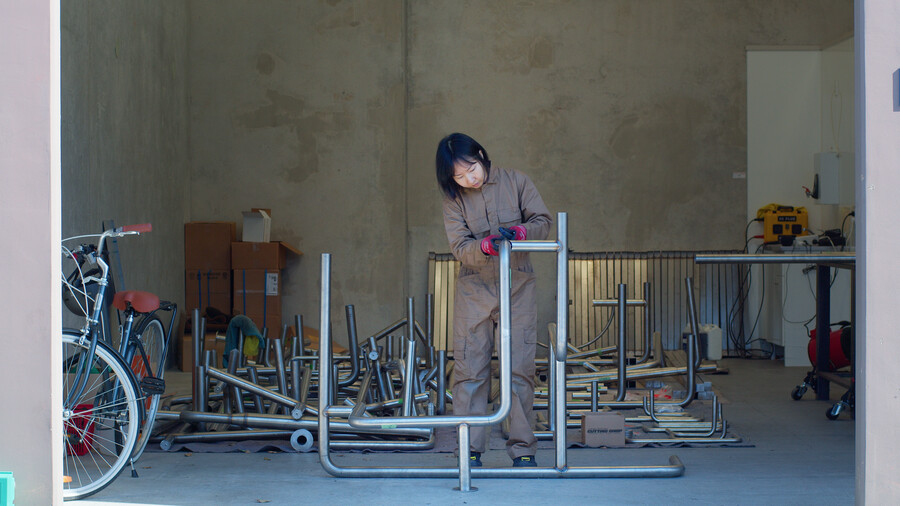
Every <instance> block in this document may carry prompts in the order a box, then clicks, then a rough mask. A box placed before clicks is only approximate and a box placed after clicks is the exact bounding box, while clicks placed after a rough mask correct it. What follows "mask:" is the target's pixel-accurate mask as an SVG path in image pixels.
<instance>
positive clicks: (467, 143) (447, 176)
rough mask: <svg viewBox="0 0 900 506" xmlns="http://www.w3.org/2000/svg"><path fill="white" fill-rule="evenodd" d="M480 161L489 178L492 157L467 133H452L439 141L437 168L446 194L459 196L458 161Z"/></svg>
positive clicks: (440, 184) (436, 159)
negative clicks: (455, 170) (455, 175)
mask: <svg viewBox="0 0 900 506" xmlns="http://www.w3.org/2000/svg"><path fill="white" fill-rule="evenodd" d="M460 160H463V161H465V162H474V161H479V162H481V165H482V166H484V177H485V179H487V177H488V175H489V174H490V170H491V159H490V157H489V156H488V153H487V150H485V149H484V148H483V147H481V144H478V142H477V141H476V140H475V139H473V138H471V137H469V136H468V135H466V134H461V133H458V132H457V133H452V134H450V135H448V136H446V137H444V138H443V139H441V142H439V143H438V147H437V154H436V155H435V161H434V165H435V169H436V173H437V181H438V186H440V187H441V191H443V192H444V195H446V196H448V197H450V198H451V199H455V198H456V197H457V196H459V191H460V186H459V185H458V184H456V180H455V179H453V171H454V165H455V164H456V162H457V161H460Z"/></svg>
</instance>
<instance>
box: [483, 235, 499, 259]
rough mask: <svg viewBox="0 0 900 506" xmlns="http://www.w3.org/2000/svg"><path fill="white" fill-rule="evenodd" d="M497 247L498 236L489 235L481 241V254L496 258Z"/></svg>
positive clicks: (497, 253)
mask: <svg viewBox="0 0 900 506" xmlns="http://www.w3.org/2000/svg"><path fill="white" fill-rule="evenodd" d="M499 245H500V236H499V235H497V234H491V235H489V236H487V237H485V238H484V239H482V240H481V252H482V253H484V254H485V255H492V256H497V255H499V254H500V252H499V251H498V250H497V248H498V247H499Z"/></svg>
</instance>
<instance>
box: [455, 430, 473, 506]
mask: <svg viewBox="0 0 900 506" xmlns="http://www.w3.org/2000/svg"><path fill="white" fill-rule="evenodd" d="M469 455H470V454H469V426H468V424H465V423H463V424H460V426H459V489H458V490H459V491H460V492H469V491H471V489H472V473H471V469H472V468H471V464H472V461H471V460H469Z"/></svg>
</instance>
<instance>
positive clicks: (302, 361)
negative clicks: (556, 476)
mask: <svg viewBox="0 0 900 506" xmlns="http://www.w3.org/2000/svg"><path fill="white" fill-rule="evenodd" d="M430 302H431V299H430V297H429V311H428V321H429V323H428V324H427V325H426V328H428V329H431V327H432V325H431V315H432V311H431V303H430ZM413 314H414V306H413V300H412V299H411V298H410V299H408V311H407V317H405V318H401V319H400V320H398V321H396V322H394V323H392V324H391V325H389V326H387V327H386V328H384V329H383V330H381V331H380V332H378V333H376V334H374V335H372V336H370V337H368V338H367V339H366V340H365V341H363V342H362V343H360V342H359V340H358V338H357V332H356V319H355V313H354V308H353V306H352V305H349V306H346V316H347V334H348V342H349V346H348V354H347V355H345V356H335V357H334V361H333V371H332V374H333V375H335V377H337V378H338V380H337V381H336V383H337V388H333V389H332V392H331V396H332V397H331V399H330V401H331V402H332V403H334V404H343V405H346V406H348V408H349V407H354V406H356V405H358V404H363V405H365V408H364V412H365V413H366V414H367V416H384V415H388V416H390V415H394V414H397V415H402V416H412V415H417V414H424V413H432V414H433V413H434V412H438V413H443V411H444V410H445V406H446V401H447V400H449V399H450V395H449V393H447V386H446V384H445V383H446V378H447V371H446V364H447V360H446V355H445V352H444V351H443V350H439V351H438V350H435V349H434V348H433V347H432V346H431V345H430V342H431V334H430V332H428V333H426V332H423V330H422V327H421V325H419V323H418V322H416V321H415V318H414V317H413ZM192 321H193V322H194V325H193V328H192V333H193V335H195V336H202V335H205V319H203V318H201V317H200V313H199V310H196V309H195V310H194V317H193V320H192ZM410 322H412V324H410ZM302 328H303V318H302V316H299V315H298V316H296V317H295V335H294V336H293V337H292V338H291V339H290V346H289V347H285V341H286V340H287V339H288V330H289V329H288V326H287V325H285V326H284V327H283V328H282V333H281V338H278V339H266V340H265V341H266V342H267V346H266V350H265V352H263V353H260V356H259V357H258V358H257V361H256V363H252V362H250V361H248V360H247V358H246V357H245V356H244V355H243V353H241V351H239V350H241V349H243V345H242V343H243V337H240V338H239V340H238V345H237V347H236V348H235V349H233V350H230V352H229V354H228V361H227V364H228V367H227V368H219V367H217V366H216V364H217V357H215V352H214V351H213V350H204V349H203V348H202V346H203V341H204V340H203V339H194V340H193V345H194V357H195V361H194V369H193V376H192V395H190V396H184V397H179V398H172V399H168V400H167V402H166V403H165V404H164V406H163V408H164V409H162V410H160V411H159V413H158V414H157V418H156V420H157V424H156V430H155V433H157V434H158V435H157V436H156V437H155V438H154V439H153V440H154V441H158V442H159V444H160V447H161V448H162V449H163V450H167V451H168V450H170V449H172V448H175V447H176V446H175V445H176V444H185V443H193V442H217V441H239V440H250V439H265V440H275V439H283V440H286V439H290V442H291V445H292V447H293V448H294V449H295V450H297V451H309V450H311V449H312V448H313V444H314V439H315V437H314V434H315V433H316V431H317V428H318V418H317V416H318V410H317V408H316V405H317V403H318V396H319V387H318V384H319V371H318V367H319V365H318V364H319V356H318V352H317V350H308V349H306V347H305V346H304V342H303V340H302V339H301V338H300V337H299V336H301V335H302V333H301V329H302ZM403 330H406V332H407V335H410V336H412V338H405V337H404V336H399V339H395V336H394V335H393V333H395V332H398V331H400V332H402V331H403ZM263 334H264V337H265V334H266V330H265V329H263ZM285 351H289V353H285ZM410 357H412V358H410ZM439 392H443V393H444V395H439ZM330 425H331V429H332V431H333V438H334V441H333V442H332V448H334V449H336V450H424V449H429V448H432V447H433V446H434V431H433V430H432V429H423V428H364V429H360V428H354V427H351V426H350V425H349V424H348V423H347V422H346V420H344V421H342V420H332V421H331V422H330Z"/></svg>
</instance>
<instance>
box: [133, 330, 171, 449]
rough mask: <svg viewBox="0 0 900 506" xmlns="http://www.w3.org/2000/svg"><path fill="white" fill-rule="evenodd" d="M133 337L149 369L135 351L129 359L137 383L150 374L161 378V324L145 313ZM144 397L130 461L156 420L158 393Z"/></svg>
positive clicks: (163, 338) (163, 347)
mask: <svg viewBox="0 0 900 506" xmlns="http://www.w3.org/2000/svg"><path fill="white" fill-rule="evenodd" d="M135 337H136V338H137V339H138V340H139V341H140V342H141V346H142V347H143V348H144V353H145V354H146V356H147V362H149V363H150V368H151V370H150V371H147V365H146V364H145V363H144V359H143V358H142V357H141V354H140V352H136V353H135V355H134V358H132V359H131V370H132V371H134V376H135V379H136V380H137V382H138V384H140V382H141V380H143V379H144V378H146V377H147V376H150V373H151V372H152V373H153V376H155V377H157V378H159V379H163V376H164V375H165V372H166V364H165V360H166V356H165V355H166V349H167V348H168V347H167V346H166V342H165V341H166V333H165V330H164V329H163V324H162V322H161V321H160V320H159V318H158V317H157V316H155V315H147V316H145V317H144V318H143V319H141V321H140V322H138V324H137V326H136V330H135ZM141 395H146V396H145V397H144V400H143V402H144V420H142V423H141V428H140V434H139V436H138V442H137V444H136V445H135V446H134V452H133V453H132V455H131V460H132V461H137V459H139V458H140V457H141V454H143V453H144V448H146V447H147V441H149V440H150V434H151V432H153V422H154V421H155V420H156V412H157V411H158V410H159V398H160V394H149V395H148V394H143V393H142V394H141Z"/></svg>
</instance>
